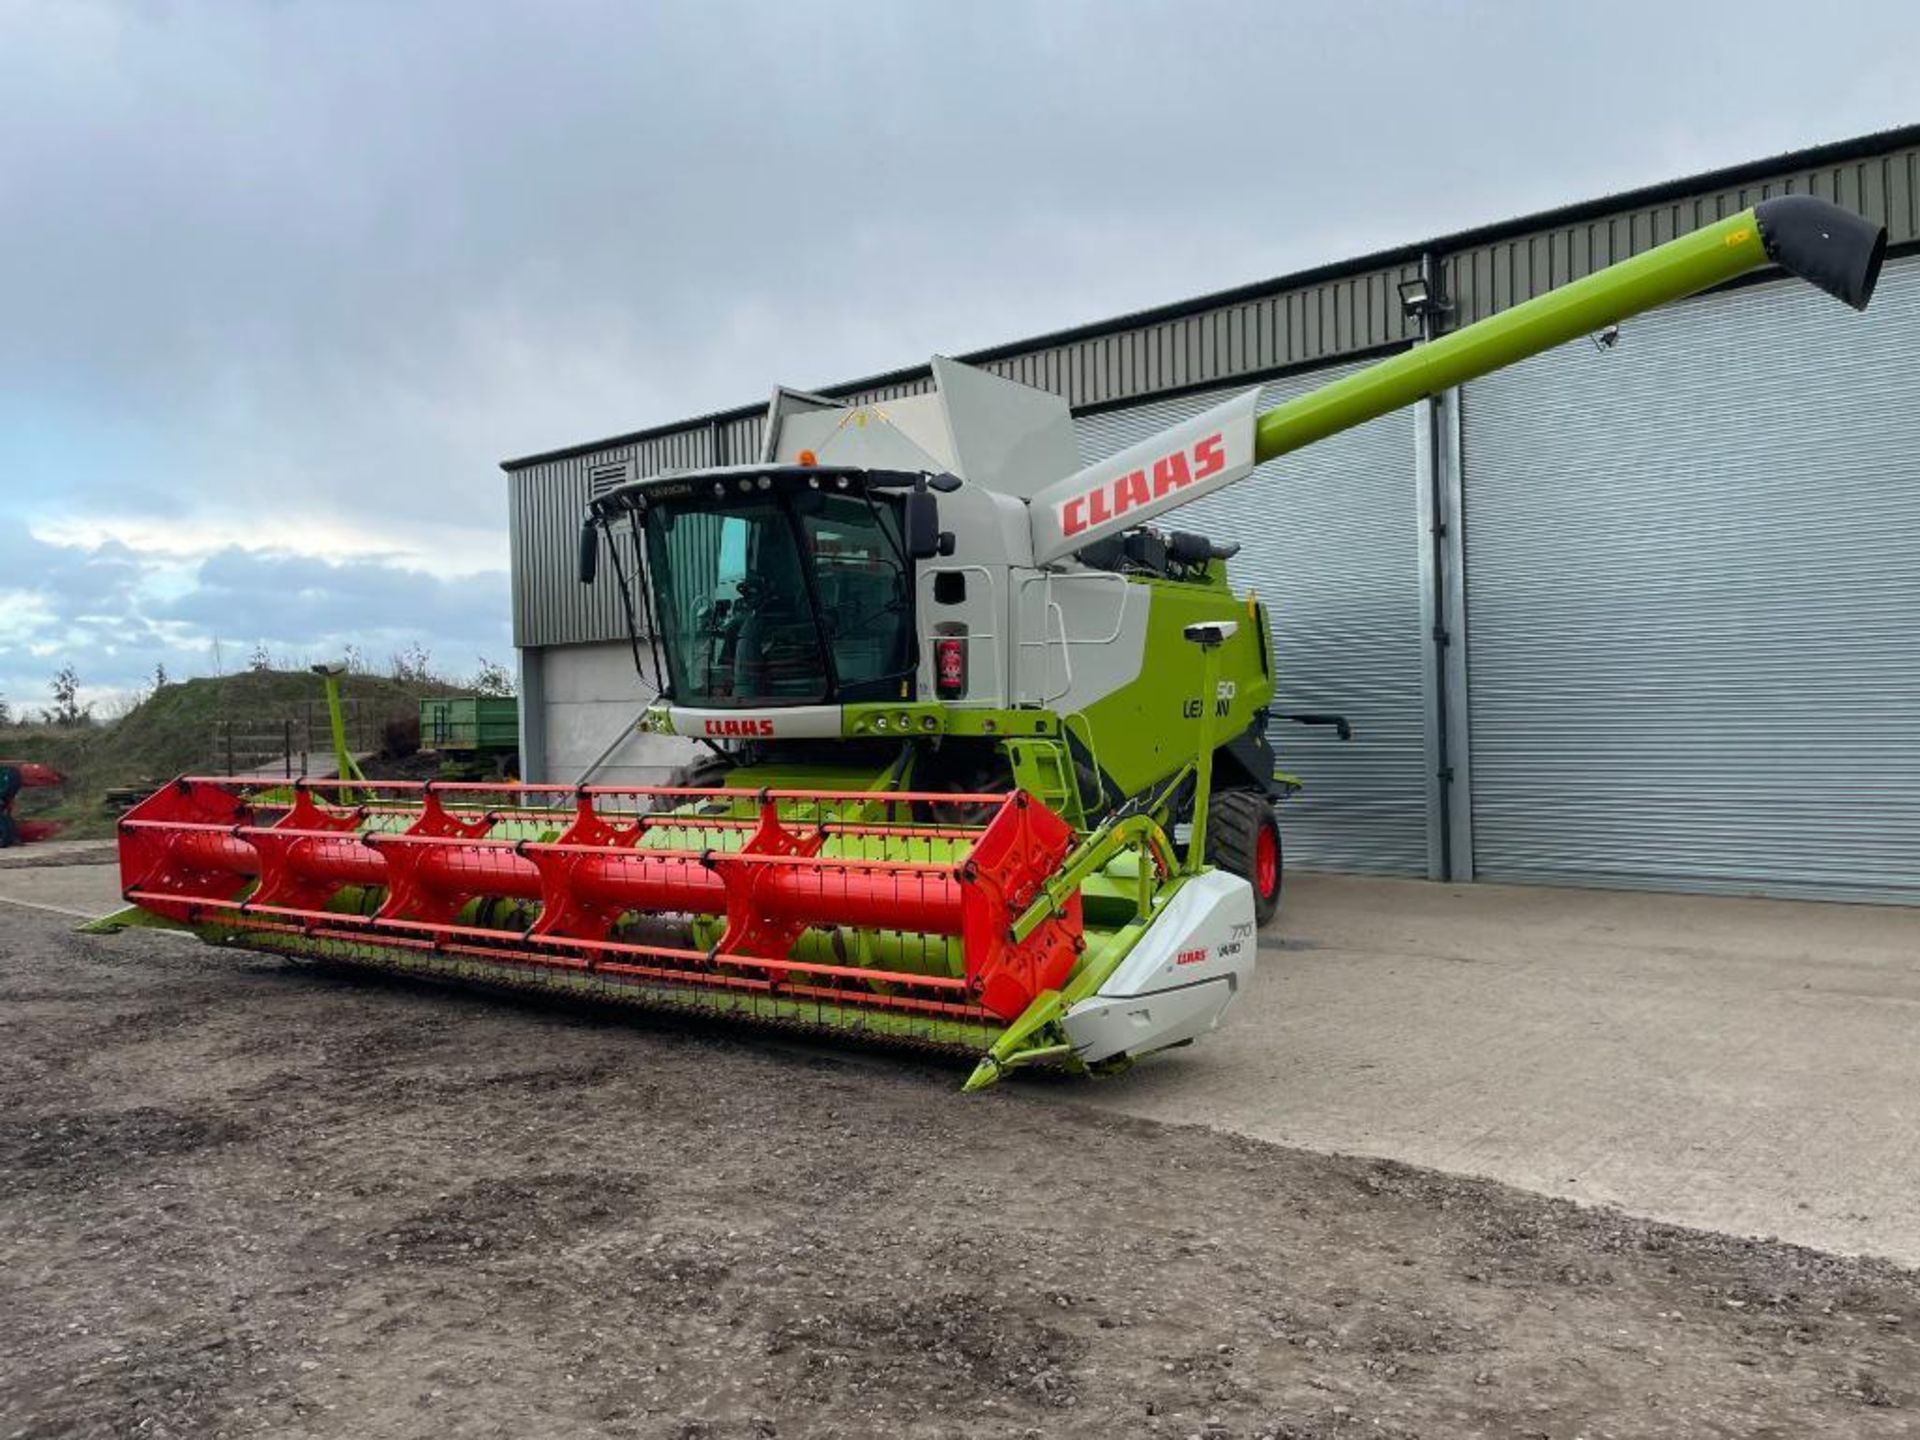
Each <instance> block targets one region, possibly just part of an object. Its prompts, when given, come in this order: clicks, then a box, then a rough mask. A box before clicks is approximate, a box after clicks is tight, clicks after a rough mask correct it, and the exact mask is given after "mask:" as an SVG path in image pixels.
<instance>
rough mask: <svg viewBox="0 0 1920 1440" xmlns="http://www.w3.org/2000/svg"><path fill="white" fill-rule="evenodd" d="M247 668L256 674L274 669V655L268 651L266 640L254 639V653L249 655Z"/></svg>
mask: <svg viewBox="0 0 1920 1440" xmlns="http://www.w3.org/2000/svg"><path fill="white" fill-rule="evenodd" d="M247 668H248V669H249V670H251V671H253V672H254V673H255V674H264V673H265V672H267V671H268V670H271V669H273V656H272V655H270V654H269V653H268V652H267V642H266V641H264V640H256V641H254V644H253V654H252V655H251V656H250V657H248V660H247Z"/></svg>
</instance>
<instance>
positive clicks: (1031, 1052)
mask: <svg viewBox="0 0 1920 1440" xmlns="http://www.w3.org/2000/svg"><path fill="white" fill-rule="evenodd" d="M1885 243H1886V241H1885V233H1884V231H1881V230H1880V229H1878V228H1877V227H1875V226H1872V225H1870V224H1868V223H1867V222H1866V221H1864V220H1861V219H1860V218H1859V217H1857V216H1854V215H1852V214H1849V213H1847V212H1846V211H1843V210H1840V209H1838V208H1836V207H1835V206H1833V205H1830V204H1827V203H1826V202H1824V201H1821V200H1818V199H1815V198H1812V197H1808V196H1788V197H1784V198H1781V199H1775V200H1768V201H1765V202H1763V203H1761V204H1760V205H1758V206H1755V207H1754V208H1752V209H1749V210H1743V211H1741V212H1740V213H1739V214H1737V215H1733V216H1730V217H1728V218H1727V219H1724V220H1721V221H1719V222H1717V223H1716V224H1713V225H1709V226H1707V227H1705V228H1704V229H1701V230H1698V231H1695V232H1694V233H1692V234H1689V235H1686V236H1682V237H1681V238H1679V239H1676V240H1672V241H1669V242H1668V243H1666V244H1664V245H1661V246H1658V247H1656V248H1655V249H1652V250H1649V251H1647V252H1646V253H1645V254H1642V255H1639V256H1636V257H1634V258H1633V259H1630V260H1626V261H1623V262H1621V263H1620V264H1618V265H1614V266H1611V267H1609V268H1608V269H1605V270H1602V271H1599V272H1598V273H1596V274H1593V275H1590V276H1588V277H1586V278H1584V279H1581V280H1577V281H1574V282H1572V283H1571V284H1568V285H1565V286H1563V287H1561V288H1560V289H1558V290H1555V291H1552V292H1550V293H1549V294H1546V295H1543V296H1540V297H1539V298H1537V299H1534V300H1531V301H1528V302H1526V303H1525V304H1522V305H1518V306H1515V307H1514V308H1513V309H1511V310H1508V311H1505V312H1504V313H1502V314H1499V315H1496V316H1493V317H1491V318H1489V319H1486V320H1482V321H1480V322H1478V323H1477V324H1473V325H1469V326H1466V327H1464V328H1462V329H1460V330H1457V331H1455V332H1453V333H1452V334H1449V335H1446V336H1444V337H1442V338H1440V339H1437V340H1434V341H1432V342H1430V343H1427V344H1423V345H1420V346H1417V347H1415V348H1414V349H1412V350H1409V351H1406V352H1404V353H1402V354H1399V355H1396V356H1394V357H1392V358H1390V359H1387V360H1383V361H1381V362H1379V363H1378V364H1376V365H1373V366H1370V367H1368V368H1367V369H1365V370H1362V371H1359V372H1357V373H1356V374H1353V375H1350V376H1347V377H1345V378H1342V379H1340V380H1336V381H1334V382H1332V383H1330V384H1328V385H1326V386H1323V387H1321V388H1320V389H1318V390H1315V391H1313V392H1311V393H1309V394H1307V395H1304V396H1301V397H1299V398H1297V399H1294V400H1292V401H1289V402H1288V403H1286V404H1284V405H1281V406H1279V407H1277V408H1275V409H1273V410H1269V411H1267V412H1265V413H1264V414H1258V413H1256V399H1257V392H1251V391H1250V392H1248V393H1247V394H1244V395H1241V396H1239V397H1237V398H1235V399H1232V400H1229V401H1227V402H1226V403H1224V404H1222V405H1218V406H1215V407H1213V408H1212V409H1209V410H1207V411H1205V412H1204V413H1202V414H1200V415H1196V416H1194V417H1193V418H1191V419H1189V420H1186V421H1183V422H1181V423H1180V424H1177V425H1175V426H1172V427H1171V428H1169V429H1167V430H1164V431H1161V432H1160V433H1158V434H1156V435H1154V436H1152V437H1150V438H1148V439H1145V440H1143V441H1141V442H1139V443H1138V444H1135V445H1132V446H1130V447H1128V448H1127V449H1125V450H1122V451H1121V452H1120V453H1119V454H1117V455H1114V456H1111V457H1110V458H1108V459H1105V460H1102V461H1100V462H1099V463H1097V464H1094V465H1088V466H1082V465H1081V464H1080V463H1079V458H1078V453H1077V449H1076V446H1075V439H1074V430H1073V421H1072V417H1071V415H1070V414H1069V412H1068V410H1067V407H1066V405H1065V403H1064V402H1063V401H1061V400H1060V399H1059V398H1058V397H1057V396H1053V395H1050V394H1046V393H1043V392H1040V391H1036V390H1031V389H1028V388H1026V387H1024V386H1020V385H1016V384H1013V383H1011V382H1009V381H1006V380H1003V379H1001V378H999V377H997V376H994V375H991V374H988V373H986V372H983V371H980V370H975V369H972V368H970V367H968V366H964V365H959V364H956V363H955V362H953V361H950V360H946V359H940V358H936V359H935V361H934V362H933V373H934V378H935V381H936V384H937V390H936V392H935V393H933V394H929V395H920V396H911V397H907V398H904V399H899V400H889V401H885V402H875V403H865V404H846V403H842V402H838V401H833V400H828V399H824V398H822V397H819V396H812V395H806V394H803V393H799V392H794V391H787V390H782V391H778V392H776V393H775V396H774V401H773V404H772V406H771V408H770V410H769V414H768V423H767V433H766V443H765V448H764V451H763V453H762V455H761V457H760V459H759V460H758V462H756V463H754V464H748V465H735V466H727V467H722V468H718V469H712V470H703V471H697V472H690V473H678V474H670V475H661V476H654V477H649V478H646V479H641V480H635V481H631V482H628V483H626V484H624V485H621V486H619V487H617V488H615V489H613V490H611V491H609V492H608V493H606V494H603V495H599V496H597V497H595V498H594V499H593V500H592V502H591V504H590V506H589V509H588V513H587V516H586V522H585V524H584V526H583V529H582V536H581V540H582V544H581V555H580V561H581V579H582V580H583V581H586V582H589V583H592V582H594V581H595V580H596V579H597V576H598V572H599V569H600V560H601V557H602V556H603V555H605V556H606V557H607V558H608V559H609V561H610V563H611V566H612V569H613V571H614V579H615V583H616V584H617V585H618V588H619V593H620V598H621V601H622V604H623V607H624V610H625V613H626V615H627V616H628V620H629V629H630V631H631V634H632V637H633V644H634V650H635V657H636V661H637V662H640V668H641V671H642V675H643V678H644V677H645V676H646V675H647V673H648V672H649V671H651V673H652V674H655V675H658V676H660V677H661V678H662V680H663V683H664V688H663V691H662V694H661V696H660V698H659V699H658V700H657V701H655V702H654V703H653V704H651V705H649V706H648V708H647V710H646V712H645V714H644V716H643V717H642V720H641V722H640V728H641V729H642V730H643V731H645V732H647V733H651V734H656V735H678V736H684V737H689V738H691V739H693V740H696V741H699V742H701V743H702V744H704V745H705V746H706V747H707V750H708V752H709V753H708V754H707V756H706V758H705V759H703V760H702V761H700V762H699V763H698V764H696V765H694V766H691V767H689V769H688V770H687V771H686V772H685V773H683V774H682V775H680V776H679V777H677V778H678V779H679V780H680V781H682V782H684V783H679V784H674V785H668V786H658V787H620V786H590V785H589V786H578V787H568V786H541V785H525V786H508V787H484V786H441V785H432V784H430V785H402V784H390V783H378V782H376V783H366V782H363V781H359V780H348V781H334V782H328V781H311V782H304V783H299V784H295V785H292V786H265V785H261V784H258V783H255V782H252V781H248V780H242V779H235V778H231V777H225V778H223V777H200V778H184V779H181V780H177V781H175V782H173V783H172V784H170V785H167V786H165V787H163V788H162V789H160V790H158V791H156V792H155V793H154V794H153V795H152V796H151V797H149V798H148V799H147V800H146V801H144V802H143V803H142V804H140V805H139V806H138V807H136V808H135V809H134V810H133V811H131V812H130V813H129V814H128V815H127V817H126V818H125V819H124V820H123V821H122V823H121V828H120V863H121V878H122V882H123V885H124V887H125V895H126V899H127V901H128V903H129V905H130V906H132V907H134V908H133V909H132V910H130V911H126V912H122V913H121V914H120V915H118V916H115V917H111V918H110V920H109V921H108V922H105V923H106V924H108V925H123V924H128V923H154V924H163V925H172V926H180V927H184V928H187V929H190V930H194V931H196V932H198V933H199V934H201V935H202V936H204V937H205V938H207V939H209V940H212V941H216V942H219V943H225V944H233V945H239V946H243V947H246V948H249V949H254V950H265V951H270V952H279V953H284V954H288V955H293V956H301V957H316V958H325V959H329V960H333V961H339V962H343V963H348V964H354V965H362V966H370V967H375V968H382V969H390V970H398V971H403V972H407V973H411V974H418V975H425V976H430V977H438V978H445V979H451V980H460V981H470V982H476V983H481V984H486V985H506V986H518V987H526V988H532V989H538V990H544V991H556V992H560V993H563V994H578V995H584V996H592V997H597V998H600V999H608V1000H616V1001H621V1002H627V1003H632V1004H637V1005H642V1006H647V1007H654V1008H663V1009H677V1010H685V1011H694V1012H698V1013H701V1014H707V1015H718V1016H725V1017H736V1018H743V1019H749V1020H755V1021H760V1022H764V1023H768V1024H773V1025H784V1026H791V1027H798V1028H803V1029H806V1030H809V1031H814V1032H826V1033H829V1034H835V1035H861V1036H868V1037H875V1038H880V1039H884V1040H891V1041H902V1042H914V1043H923V1044H929V1045H934V1046H937V1047H940V1048H942V1049H948V1050H957V1051H960V1052H963V1053H966V1054H969V1055H973V1056H978V1057H980V1058H979V1059H978V1063H977V1065H976V1067H975V1069H974V1072H973V1075H972V1077H971V1078H970V1079H969V1081H968V1088H969V1089H972V1088H977V1087H979V1086H981V1085H985V1084H988V1083H991V1082H992V1081H993V1080H995V1079H997V1078H998V1077H999V1076H1000V1075H1002V1074H1003V1073H1005V1071H1007V1070H1008V1069H1011V1068H1013V1067H1015V1066H1019V1065H1027V1064H1034V1063H1051V1064H1055V1065H1059V1066H1064V1067H1067V1068H1069V1069H1075V1070H1092V1071H1103V1070H1107V1069H1110V1068H1115V1067H1118V1066H1121V1065H1124V1064H1126V1063H1128V1062H1129V1061H1130V1060H1132V1059H1133V1058H1134V1057H1137V1056H1139V1055H1142V1054H1146V1053H1149V1052H1152V1051H1155V1050H1161V1049H1165V1048H1167V1047H1169V1046H1173V1045H1180V1044H1185V1043H1187V1042H1189V1041H1191V1040H1193V1039H1195V1038H1197V1037H1199V1036H1201V1035H1203V1034H1205V1033H1207V1032H1208V1031H1210V1030H1212V1029H1213V1028H1215V1027H1216V1026H1217V1025H1218V1024H1219V1022H1220V1019H1221V1017H1222V1015H1223V1014H1224V1013H1225V1012H1226V1011H1227V1009H1228V1008H1229V1006H1230V1005H1231V1004H1232V1002H1233V1000H1234V998H1235V997H1236V996H1237V995H1238V994H1239V993H1240V991H1241V990H1242V989H1244V988H1245V987H1246V985H1247V984H1248V983H1249V981H1250V980H1251V978H1252V974H1253V964H1254V952H1255V948H1256V931H1257V927H1258V926H1259V925H1261V924H1264V923H1265V922H1266V921H1268V920H1269V919H1271V918H1272V916H1273V915H1274V913H1275V912H1276V911H1277V909H1278V907H1279V903H1280V891H1281V848H1280V832H1279V827H1278V824H1277V822H1276V819H1275V815H1274V808H1273V807H1274V803H1275V801H1277V800H1278V799H1280V798H1282V797H1283V796H1284V795H1285V794H1287V793H1289V792H1290V790H1291V789H1293V788H1294V787H1295V786H1296V785H1297V783H1298V782H1297V781H1295V780H1293V779H1292V778H1291V777H1289V776H1286V775H1284V774H1278V773H1276V771H1275V770H1274V760H1273V753H1272V751H1271V749H1270V748H1269V742H1268V730H1269V728H1270V725H1271V724H1272V722H1273V721H1275V720H1298V721H1302V722H1304V723H1309V724H1335V725H1338V726H1340V727H1341V728H1342V730H1343V732H1344V728H1345V725H1344V721H1341V720H1340V718H1339V717H1337V716H1327V715H1311V714H1310V715H1293V714H1280V713H1276V712H1274V711H1273V709H1272V700H1273V696H1274V680H1273V676H1274V670H1275V660H1274V653H1273V647H1272V643H1271V639H1270V635H1269V631H1268V625H1267V617H1266V613H1265V609H1264V607H1263V606H1262V605H1261V604H1260V602H1259V601H1258V600H1257V599H1256V598H1255V597H1254V596H1252V595H1250V594H1249V595H1244V596H1241V595H1236V594H1235V593H1234V592H1233V591H1232V590H1231V589H1230V588H1229V585H1228V581H1227V574H1226V561H1227V560H1228V559H1229V558H1230V557H1231V556H1232V555H1233V554H1234V552H1235V549H1236V548H1237V547H1235V546H1231V545H1221V544H1217V543H1215V542H1213V541H1211V540H1208V539H1207V538H1205V537H1203V536H1199V535H1194V534H1185V533H1177V532H1176V533H1173V534H1170V535H1168V534H1162V533H1161V532H1160V531H1158V530H1156V529H1154V528H1152V527H1151V526H1150V525H1149V524H1148V522H1150V521H1153V520H1156V519H1158V518H1159V517H1160V516H1161V515H1163V514H1165V513H1166V512H1168V511H1170V510H1172V509H1174V508H1176V507H1178V506H1181V505H1184V504H1187V503H1189V502H1190V501H1192V500H1195V499H1197V498H1199V497H1200V496H1202V495H1206V494H1211V493H1213V492H1215V491H1217V490H1219V489H1221V488H1223V487H1224V486H1227V485H1230V484H1232V483H1234V482H1235V481H1236V480H1240V479H1243V478H1244V477H1245V476H1247V475H1248V474H1250V473H1251V472H1252V471H1253V469H1254V467H1255V466H1257V465H1259V464H1261V463H1263V462H1265V461H1268V460H1272V459H1274V458H1276V457H1278V456H1281V455H1284V454H1287V453H1288V452H1290V451H1293V450H1296V449H1298V448H1300V447H1301V446H1303V445H1308V444H1311V443H1313V442H1314V441H1316V440H1319V439H1323V438H1325V437H1327V436H1329V435H1333V434H1336V433H1338V432H1340V431H1342V430H1346V429H1349V428H1351V427H1353V426H1355V425H1358V424H1361V423H1362V422H1364V421H1367V420H1370V419H1373V418H1374V417H1376V416H1379V415H1383V414H1386V413H1388V412H1390V411H1393V410H1396V409H1398V408H1400V407H1401V406H1404V405H1407V404H1409V403H1411V402H1413V401H1415V400H1418V399H1420V398H1421V397H1422V396H1426V395H1431V394H1434V393H1437V392H1439V391H1442V390H1445V389H1447V388H1449V387H1451V386H1454V385H1458V384H1461V383H1463V382H1465V381H1468V380H1471V379H1473V378H1475V377H1476V376H1479V375H1484V374H1486V373H1488V372H1489V371H1492V370H1495V369H1498V368H1500V367H1502V366H1505V365H1509V364H1512V363H1514V362H1515V361H1518V360H1521V359H1524V358H1526V357H1527V356H1529V355H1534V354H1537V353H1539V352H1540V351H1542V350H1545V349H1548V348H1550V347H1552V346H1554V345H1558V344H1560V343H1562V342H1564V341H1567V340H1570V339H1574V338H1576V337H1579V336H1582V335H1586V334H1589V333H1592V332H1595V331H1598V330H1600V329H1602V328H1603V327H1605V326H1607V325H1609V324H1611V323H1613V322H1616V321H1618V320H1621V319H1624V318H1625V317H1627V316H1630V315H1633V314H1635V313H1638V312H1640V311H1644V310H1647V309H1649V308H1651V307H1653V306H1657V305H1661V304H1664V303H1666V302H1667V301H1670V300H1676V299H1679V298H1681V297H1683V296H1687V295H1691V294H1695V293H1697V292H1699V291H1701V290H1705V289H1707V288H1709V287H1711V286H1714V285H1717V284H1720V283H1722V282H1724V281H1727V280H1731V279H1733V278H1734V277H1736V276H1738V275H1741V274H1743V273H1745V272H1747V271H1750V270H1753V269H1755V268H1756V267H1758V266H1761V265H1763V264H1766V263H1768V262H1769V261H1771V262H1773V263H1776V264H1779V265H1781V266H1783V267H1784V268H1785V269H1787V270H1789V271H1791V272H1792V273H1794V274H1796V275H1799V276H1801V277H1802V278H1804V279H1806V280H1809V281H1811V282H1812V283H1813V284H1815V285H1817V286H1819V287H1820V288H1821V289H1822V290H1825V291H1827V292H1828V293H1829V294H1832V295H1834V296H1836V297H1838V298H1839V299H1841V300H1844V301H1846V302H1847V303H1848V304H1850V305H1853V306H1854V307H1855V308H1858V309H1864V308H1865V307H1866V304H1867V302H1868V299H1869V297H1870V296H1871V294H1872V292H1873V288H1874V283H1875V280H1876V278H1877V276H1878V273H1879V268H1880V262H1881V258H1882V256H1883V254H1884V251H1885ZM1183 831H1184V832H1185V833H1184V838H1183V837H1182V832H1183Z"/></svg>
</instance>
